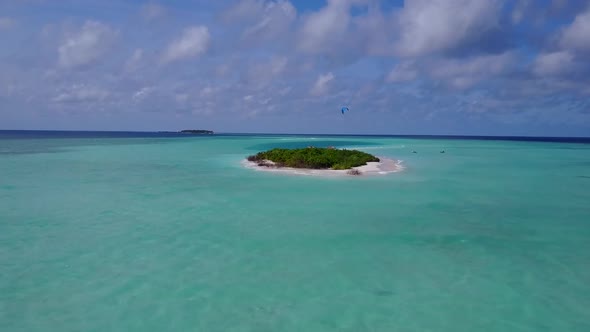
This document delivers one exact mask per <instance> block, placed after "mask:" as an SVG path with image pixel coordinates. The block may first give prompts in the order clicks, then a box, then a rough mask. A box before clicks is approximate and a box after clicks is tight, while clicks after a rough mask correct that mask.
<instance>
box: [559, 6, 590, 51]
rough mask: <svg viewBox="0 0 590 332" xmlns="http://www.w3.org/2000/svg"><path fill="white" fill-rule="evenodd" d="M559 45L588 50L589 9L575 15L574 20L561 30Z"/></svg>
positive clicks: (589, 45) (589, 42)
mask: <svg viewBox="0 0 590 332" xmlns="http://www.w3.org/2000/svg"><path fill="white" fill-rule="evenodd" d="M560 45H561V47H563V48H565V49H570V50H575V51H581V52H590V10H587V11H586V12H585V13H582V14H579V15H578V16H576V19H575V20H574V22H573V23H572V24H571V25H570V26H569V27H567V28H566V29H565V30H563V33H562V35H561V40H560Z"/></svg>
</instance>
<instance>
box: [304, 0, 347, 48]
mask: <svg viewBox="0 0 590 332" xmlns="http://www.w3.org/2000/svg"><path fill="white" fill-rule="evenodd" d="M351 5H352V3H351V1H348V0H329V1H328V4H327V5H326V6H325V7H323V8H322V9H320V10H319V11H317V12H314V13H311V14H309V15H308V16H307V17H305V19H304V21H303V26H302V27H301V30H300V31H299V38H298V42H297V47H298V48H299V49H300V50H301V51H304V52H307V53H311V54H318V53H322V52H326V51H329V50H333V49H335V45H337V44H339V43H340V42H342V40H343V39H344V38H345V37H346V32H347V31H348V29H349V25H350V21H351V15H350V8H351Z"/></svg>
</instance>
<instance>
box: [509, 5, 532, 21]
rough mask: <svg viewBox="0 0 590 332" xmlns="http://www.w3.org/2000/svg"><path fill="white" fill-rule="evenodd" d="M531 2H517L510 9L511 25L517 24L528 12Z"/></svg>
mask: <svg viewBox="0 0 590 332" xmlns="http://www.w3.org/2000/svg"><path fill="white" fill-rule="evenodd" d="M530 4H531V0H519V1H518V2H517V3H516V5H515V6H514V8H513V9H512V23H514V24H518V23H520V22H521V21H522V19H523V18H524V15H525V12H526V11H527V10H528V7H529V5H530Z"/></svg>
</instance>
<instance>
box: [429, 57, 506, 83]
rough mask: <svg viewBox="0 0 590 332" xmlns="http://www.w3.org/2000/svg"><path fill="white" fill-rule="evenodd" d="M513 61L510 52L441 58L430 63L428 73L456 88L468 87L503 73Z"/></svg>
mask: <svg viewBox="0 0 590 332" xmlns="http://www.w3.org/2000/svg"><path fill="white" fill-rule="evenodd" d="M514 63H515V57H514V55H513V54H512V53H510V52H505V53H502V54H499V55H482V56H474V57H471V58H468V59H443V60H437V61H434V62H433V63H431V64H430V66H429V68H428V71H429V73H428V74H429V75H430V76H431V77H432V78H434V79H439V80H443V81H445V82H447V83H449V84H450V85H451V86H453V87H454V88H457V89H465V88H469V87H471V86H473V85H475V84H477V83H479V82H481V81H483V80H485V79H489V78H492V77H495V76H498V75H501V74H503V73H505V72H506V71H507V70H508V69H509V68H510V67H511V66H512V65H513V64H514Z"/></svg>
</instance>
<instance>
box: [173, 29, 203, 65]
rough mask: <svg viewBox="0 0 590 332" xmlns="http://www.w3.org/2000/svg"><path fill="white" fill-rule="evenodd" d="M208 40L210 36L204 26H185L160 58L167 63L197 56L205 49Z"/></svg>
mask: <svg viewBox="0 0 590 332" xmlns="http://www.w3.org/2000/svg"><path fill="white" fill-rule="evenodd" d="M210 40H211V36H210V35H209V29H208V28H207V27H206V26H196V27H189V28H186V29H184V31H183V32H182V35H181V36H180V37H179V38H178V39H176V40H174V41H173V42H172V43H171V44H170V45H169V46H168V48H167V49H166V51H165V52H164V55H163V58H162V60H163V61H164V62H165V63H168V62H172V61H176V60H181V59H186V58H193V57H196V56H199V55H201V54H203V53H205V52H206V51H207V49H208V48H209V43H210Z"/></svg>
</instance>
